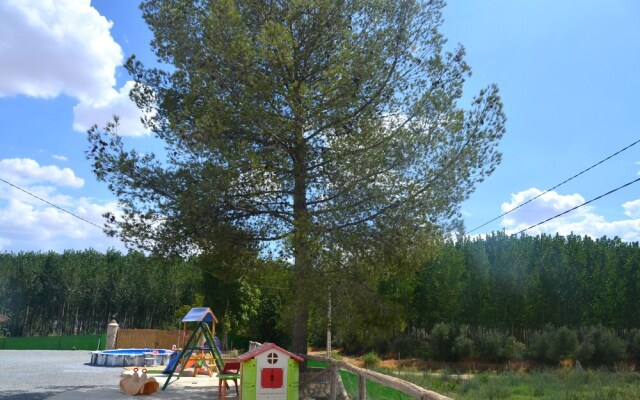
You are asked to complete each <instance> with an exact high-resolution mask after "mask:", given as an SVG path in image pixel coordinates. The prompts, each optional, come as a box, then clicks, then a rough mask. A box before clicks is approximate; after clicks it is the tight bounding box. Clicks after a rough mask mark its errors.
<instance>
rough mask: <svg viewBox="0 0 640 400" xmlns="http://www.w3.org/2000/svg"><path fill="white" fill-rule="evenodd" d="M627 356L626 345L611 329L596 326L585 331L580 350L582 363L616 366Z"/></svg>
mask: <svg viewBox="0 0 640 400" xmlns="http://www.w3.org/2000/svg"><path fill="white" fill-rule="evenodd" d="M624 355H625V344H624V342H623V341H622V339H620V338H619V337H618V336H616V335H615V334H614V333H613V332H612V331H611V330H610V329H607V328H605V327H603V326H601V325H600V326H595V327H592V328H590V329H588V330H586V331H585V333H584V336H583V339H582V344H581V346H580V348H579V350H578V356H579V357H581V358H580V361H583V362H588V363H591V364H594V365H614V364H615V363H616V361H619V360H621V359H622V358H623V357H624Z"/></svg>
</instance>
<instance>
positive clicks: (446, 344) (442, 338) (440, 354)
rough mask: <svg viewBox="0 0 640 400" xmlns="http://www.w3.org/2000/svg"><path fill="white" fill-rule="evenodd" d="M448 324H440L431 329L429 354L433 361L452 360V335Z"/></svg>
mask: <svg viewBox="0 0 640 400" xmlns="http://www.w3.org/2000/svg"><path fill="white" fill-rule="evenodd" d="M452 331H453V330H452V329H451V326H449V324H446V323H444V322H441V323H439V324H436V325H435V326H434V327H433V329H431V335H430V336H431V337H430V341H429V353H430V356H431V358H433V359H434V360H451V359H452V358H453V353H452V349H453V337H452V336H453V335H452Z"/></svg>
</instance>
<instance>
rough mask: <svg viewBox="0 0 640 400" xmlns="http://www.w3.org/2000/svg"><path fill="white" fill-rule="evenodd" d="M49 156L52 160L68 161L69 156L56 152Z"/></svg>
mask: <svg viewBox="0 0 640 400" xmlns="http://www.w3.org/2000/svg"><path fill="white" fill-rule="evenodd" d="M51 157H53V159H54V160H58V161H69V158H67V157H66V156H61V155H58V154H54V155H52V156H51Z"/></svg>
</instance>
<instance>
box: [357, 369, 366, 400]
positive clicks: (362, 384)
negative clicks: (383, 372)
mask: <svg viewBox="0 0 640 400" xmlns="http://www.w3.org/2000/svg"><path fill="white" fill-rule="evenodd" d="M366 383H367V380H366V378H365V377H364V376H362V375H358V400H367V385H366Z"/></svg>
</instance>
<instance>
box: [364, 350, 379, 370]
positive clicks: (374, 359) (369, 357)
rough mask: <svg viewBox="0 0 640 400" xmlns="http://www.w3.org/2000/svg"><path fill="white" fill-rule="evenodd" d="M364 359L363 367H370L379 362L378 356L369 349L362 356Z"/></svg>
mask: <svg viewBox="0 0 640 400" xmlns="http://www.w3.org/2000/svg"><path fill="white" fill-rule="evenodd" d="M362 360H363V361H364V367H365V368H372V367H375V366H377V365H378V364H380V357H378V355H377V354H376V352H375V351H370V352H368V353H367V354H365V355H364V357H362Z"/></svg>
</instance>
